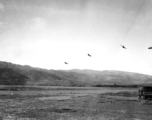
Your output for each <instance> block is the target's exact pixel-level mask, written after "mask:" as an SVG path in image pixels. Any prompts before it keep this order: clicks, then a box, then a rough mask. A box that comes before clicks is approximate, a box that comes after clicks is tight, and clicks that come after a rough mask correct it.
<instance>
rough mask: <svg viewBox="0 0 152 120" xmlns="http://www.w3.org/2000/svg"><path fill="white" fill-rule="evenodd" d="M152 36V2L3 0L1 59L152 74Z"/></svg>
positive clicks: (49, 66)
mask: <svg viewBox="0 0 152 120" xmlns="http://www.w3.org/2000/svg"><path fill="white" fill-rule="evenodd" d="M151 33H152V1H151V0H0V61H6V62H12V63H15V64H21V65H30V66H33V67H40V68H46V69H55V70H58V69H66V70H67V69H93V70H121V71H128V72H137V73H142V74H149V75H152V50H150V49H148V47H150V46H152V34H151ZM121 45H124V46H125V47H126V48H127V49H123V48H122V47H121ZM88 53H89V54H91V55H92V57H89V56H87V54H88ZM64 62H67V63H68V64H64Z"/></svg>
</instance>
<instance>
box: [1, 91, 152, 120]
mask: <svg viewBox="0 0 152 120" xmlns="http://www.w3.org/2000/svg"><path fill="white" fill-rule="evenodd" d="M63 92H64V91H63ZM72 95H73V94H72V93H71V95H69V94H68V95H67V97H66V95H65V94H64V96H63V94H62V95H60V96H54V97H51V96H46V97H45V98H48V99H42V98H44V97H42V96H40V95H39V96H33V97H31V96H30V97H28V96H15V95H14V97H13V96H12V98H11V96H9V95H5V96H4V95H1V97H0V112H1V114H0V116H1V117H0V120H152V104H151V103H150V102H143V101H139V100H138V99H137V96H136V93H135V91H132V92H130V91H129V92H117V93H109V92H108V93H101V94H90V95H89V94H88V95H84V96H83V95H82V96H81V95H80V96H78V95H77V96H72Z"/></svg>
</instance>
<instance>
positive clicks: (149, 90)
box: [138, 86, 152, 100]
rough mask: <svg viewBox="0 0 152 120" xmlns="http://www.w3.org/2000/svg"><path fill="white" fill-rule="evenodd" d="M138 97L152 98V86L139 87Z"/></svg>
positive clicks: (143, 98)
mask: <svg viewBox="0 0 152 120" xmlns="http://www.w3.org/2000/svg"><path fill="white" fill-rule="evenodd" d="M138 98H139V99H141V100H152V86H140V87H138Z"/></svg>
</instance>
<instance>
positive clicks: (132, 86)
mask: <svg viewBox="0 0 152 120" xmlns="http://www.w3.org/2000/svg"><path fill="white" fill-rule="evenodd" d="M93 87H126V88H137V87H138V85H117V84H114V85H93Z"/></svg>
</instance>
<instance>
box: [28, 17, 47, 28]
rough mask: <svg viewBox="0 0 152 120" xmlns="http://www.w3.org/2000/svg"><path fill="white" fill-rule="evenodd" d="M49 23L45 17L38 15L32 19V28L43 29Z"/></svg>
mask: <svg viewBox="0 0 152 120" xmlns="http://www.w3.org/2000/svg"><path fill="white" fill-rule="evenodd" d="M46 25H47V22H46V20H45V19H43V18H40V17H36V18H34V19H32V20H31V26H30V28H31V30H43V29H44V28H45V27H46Z"/></svg>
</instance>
